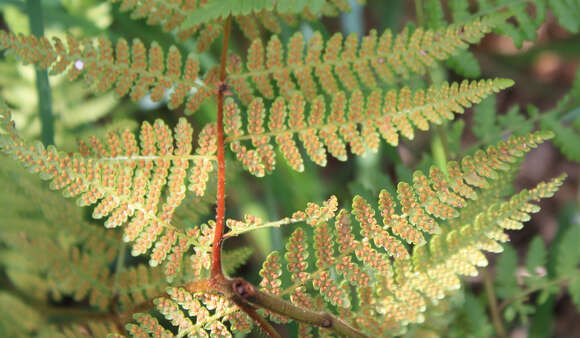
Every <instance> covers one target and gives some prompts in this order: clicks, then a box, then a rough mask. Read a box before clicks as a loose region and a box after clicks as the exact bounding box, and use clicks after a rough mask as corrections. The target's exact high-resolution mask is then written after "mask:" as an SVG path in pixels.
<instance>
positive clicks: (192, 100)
mask: <svg viewBox="0 0 580 338" xmlns="http://www.w3.org/2000/svg"><path fill="white" fill-rule="evenodd" d="M67 45H68V46H65V45H64V43H63V42H62V41H61V40H60V39H58V38H53V43H50V42H49V41H48V40H47V39H46V38H44V37H43V38H40V39H38V38H36V37H35V36H34V35H29V36H24V35H20V36H17V35H14V34H12V33H6V32H5V31H1V32H0V48H1V49H3V50H7V51H10V52H11V53H13V54H15V55H17V56H18V57H20V58H21V59H22V60H23V61H24V62H25V63H30V64H37V65H39V66H40V67H41V68H43V69H50V72H51V74H54V75H56V74H61V73H66V75H67V77H68V78H69V80H71V81H72V80H75V79H77V78H78V77H79V76H81V75H82V76H83V77H84V81H85V83H86V84H87V85H89V86H92V87H93V89H94V90H95V91H96V92H98V93H103V92H106V91H108V90H114V91H115V93H117V94H118V95H119V96H125V95H129V96H130V97H131V99H132V100H133V101H137V100H139V99H141V98H143V97H145V95H147V94H150V95H151V99H152V100H153V101H159V100H161V99H162V98H163V97H164V95H165V93H166V92H167V93H169V92H171V93H170V94H169V102H168V105H169V108H171V109H176V108H177V107H179V106H180V105H181V104H182V103H184V102H186V109H187V111H188V112H190V113H193V112H195V111H196V110H197V109H198V108H199V106H200V104H201V103H202V102H203V101H204V100H206V99H207V98H209V97H212V96H213V95H214V94H213V88H215V83H216V82H215V81H217V78H215V77H214V75H213V73H214V72H215V71H210V72H208V74H207V75H206V77H205V79H203V81H202V80H201V79H200V78H199V61H197V59H196V57H195V56H194V55H193V54H190V55H189V56H187V58H185V60H184V59H183V58H182V56H181V54H180V52H179V50H178V49H177V47H175V46H171V47H170V48H169V52H168V53H167V56H165V55H164V52H163V50H162V49H161V47H160V46H159V44H157V43H156V42H153V43H152V44H151V46H150V48H149V50H147V49H146V47H145V45H144V44H143V43H142V42H141V41H140V40H138V39H135V40H134V41H133V43H132V45H131V46H129V44H128V43H127V41H125V40H124V39H119V40H118V42H117V44H116V45H115V47H113V46H112V45H111V42H110V41H109V40H107V39H106V38H103V37H101V38H99V39H98V42H97V44H96V46H95V44H94V43H93V42H91V41H88V40H82V41H79V40H77V39H76V38H74V37H73V36H71V35H69V36H68V37H67ZM113 87H114V88H113ZM170 89H171V91H170Z"/></svg>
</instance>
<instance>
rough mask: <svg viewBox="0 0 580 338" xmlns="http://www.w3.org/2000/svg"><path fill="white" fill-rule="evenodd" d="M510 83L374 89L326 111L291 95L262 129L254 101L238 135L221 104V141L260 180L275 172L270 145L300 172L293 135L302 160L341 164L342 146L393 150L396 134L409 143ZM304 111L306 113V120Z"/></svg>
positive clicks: (338, 100) (260, 106) (339, 96)
mask: <svg viewBox="0 0 580 338" xmlns="http://www.w3.org/2000/svg"><path fill="white" fill-rule="evenodd" d="M512 84H513V82H512V81H511V80H505V79H495V80H481V81H473V82H467V81H464V82H462V83H461V84H458V83H453V84H451V85H449V84H447V83H444V84H443V85H440V86H432V87H430V88H428V89H427V90H417V91H415V92H411V90H410V89H409V88H403V89H401V90H400V91H395V90H390V91H388V92H386V93H384V94H383V93H382V91H381V90H380V89H375V90H373V91H372V92H371V94H370V95H369V96H368V97H367V98H365V97H364V95H363V94H362V92H361V91H359V90H356V91H354V92H353V93H352V94H351V95H350V97H349V98H348V99H347V96H346V94H345V93H344V92H338V93H336V94H335V95H334V97H333V99H332V102H331V104H330V105H328V106H327V104H326V103H325V101H324V99H323V98H322V97H321V96H317V97H316V98H314V100H312V102H311V103H310V104H309V106H307V100H306V98H305V97H304V96H303V95H302V94H299V93H294V94H292V95H291V96H290V98H289V99H288V100H285V99H284V98H282V97H279V98H277V99H276V100H275V101H274V103H272V105H271V107H270V112H269V114H268V115H269V119H268V126H267V128H266V127H265V126H264V124H265V122H266V107H265V104H264V102H263V100H262V99H260V98H256V99H254V100H252V101H251V102H250V104H249V105H248V108H247V116H248V120H247V124H246V130H247V132H245V131H244V130H243V126H244V123H243V122H242V118H241V113H240V108H239V107H238V105H237V104H236V103H235V102H234V101H233V100H232V99H228V100H226V104H225V132H226V134H227V138H226V142H228V143H230V149H231V150H232V151H233V152H234V153H235V154H236V156H237V158H238V160H239V161H240V162H242V164H243V166H244V167H246V168H247V169H248V170H249V171H250V172H251V173H252V174H254V175H256V176H264V175H265V174H266V173H269V172H271V171H272V170H273V169H274V168H275V164H276V159H275V152H274V151H273V146H272V144H271V143H273V140H275V142H276V143H277V144H278V147H279V149H280V151H281V153H282V154H283V155H284V157H285V158H286V160H287V161H288V163H289V164H290V166H291V167H292V168H293V169H294V170H297V171H303V170H304V164H303V158H302V155H301V154H300V152H299V150H298V146H297V144H296V141H295V139H294V135H296V136H298V138H299V140H300V141H301V143H302V145H303V146H304V148H305V150H306V153H307V155H308V157H309V158H310V159H312V161H313V162H315V163H316V164H318V165H320V166H325V165H326V161H327V157H326V156H327V155H326V151H327V150H328V152H329V153H330V154H331V155H332V156H334V157H335V158H337V159H338V160H341V161H345V160H346V159H347V153H346V144H348V145H349V146H350V149H351V151H352V152H353V153H354V154H356V155H362V154H364V152H365V151H366V150H370V151H373V152H376V151H377V150H378V147H379V144H380V140H379V139H380V137H379V135H380V136H382V138H383V139H385V140H386V141H387V142H388V143H389V144H391V145H397V144H398V142H399V141H398V140H399V134H402V135H403V136H405V137H406V138H408V139H413V137H414V129H415V128H418V129H420V130H427V129H429V123H436V124H440V123H442V121H444V120H445V119H452V118H453V113H454V112H455V113H463V110H464V107H470V106H471V105H472V103H477V102H479V101H480V100H481V99H483V98H485V97H486V96H488V95H490V94H492V93H494V92H497V91H499V90H501V89H504V88H507V87H509V86H511V85H512ZM306 111H309V114H308V116H307V115H306ZM327 111H328V114H327V113H326V112H327ZM325 116H326V118H325ZM246 140H251V145H249V144H244V141H246ZM325 146H326V149H325Z"/></svg>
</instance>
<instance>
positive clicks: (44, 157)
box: [0, 110, 216, 265]
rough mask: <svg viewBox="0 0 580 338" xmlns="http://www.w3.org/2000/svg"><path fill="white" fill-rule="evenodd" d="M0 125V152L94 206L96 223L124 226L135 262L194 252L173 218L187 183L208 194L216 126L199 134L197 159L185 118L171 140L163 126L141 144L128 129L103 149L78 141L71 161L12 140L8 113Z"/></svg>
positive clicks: (146, 127) (152, 128) (144, 130)
mask: <svg viewBox="0 0 580 338" xmlns="http://www.w3.org/2000/svg"><path fill="white" fill-rule="evenodd" d="M0 122H1V123H2V125H0V127H1V128H2V129H4V131H5V132H6V134H1V135H0V150H1V151H2V152H3V153H5V154H7V155H10V156H11V157H12V158H14V159H15V160H17V161H19V162H20V163H21V164H22V165H24V166H25V167H27V168H28V169H29V170H30V171H31V172H33V173H37V174H39V175H40V177H41V178H42V179H44V180H50V182H51V183H50V186H51V188H52V189H54V190H63V191H64V195H65V196H66V197H78V199H77V203H78V204H79V205H80V206H87V205H95V207H94V210H93V217H94V218H106V221H105V226H106V227H108V228H112V227H118V226H122V225H124V226H125V233H124V237H123V238H124V240H125V241H127V242H129V241H131V242H135V243H134V244H133V254H134V255H139V254H142V253H145V252H147V251H149V250H150V249H151V248H153V252H152V255H151V261H150V263H151V264H152V265H157V264H159V263H160V262H162V261H164V260H165V259H166V258H169V260H170V261H173V260H174V258H175V257H173V256H175V255H177V256H179V257H181V255H182V254H183V251H184V250H186V249H187V248H188V247H189V245H191V243H190V240H191V237H190V236H188V235H186V234H185V233H184V231H183V230H182V229H179V228H176V227H175V226H174V225H173V224H172V218H173V214H174V212H175V210H176V209H177V207H178V206H179V205H180V204H181V202H182V200H183V199H184V197H185V192H186V182H187V181H188V180H189V181H190V190H193V191H195V192H196V194H198V195H202V194H203V192H204V191H205V186H206V183H207V179H208V175H209V172H211V171H212V170H213V164H212V161H213V160H214V156H213V154H214V153H215V151H216V146H215V137H214V133H215V126H214V125H208V126H207V127H206V128H205V129H204V130H202V132H201V133H200V137H199V143H200V144H199V147H198V148H197V150H196V154H195V155H194V154H192V139H193V130H192V128H191V126H190V125H189V123H187V122H186V120H185V119H181V120H180V121H179V123H178V124H177V126H176V127H175V132H174V133H172V132H171V130H170V129H169V128H168V127H167V126H166V125H165V124H164V123H163V122H162V121H161V120H157V121H156V122H155V123H154V124H153V125H151V124H149V123H147V122H145V123H143V125H142V127H141V134H140V139H139V144H138V141H137V139H136V137H135V136H134V135H133V133H131V132H130V131H128V130H125V131H123V132H110V133H109V134H108V135H107V138H106V140H105V142H104V143H103V142H101V141H100V140H98V139H97V138H95V137H92V138H90V139H89V141H88V142H86V143H84V142H81V145H80V153H78V154H74V155H70V154H66V153H64V152H61V151H59V150H57V149H56V148H55V147H53V146H49V147H48V148H45V147H44V146H42V145H41V144H40V143H36V144H34V145H28V144H26V143H25V142H24V141H23V140H21V139H20V138H19V137H18V136H17V135H16V134H15V132H14V128H13V122H12V121H11V120H10V114H9V112H8V111H6V110H2V111H0ZM188 170H190V174H188ZM188 176H189V179H188Z"/></svg>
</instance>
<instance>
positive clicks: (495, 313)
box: [482, 269, 507, 338]
mask: <svg viewBox="0 0 580 338" xmlns="http://www.w3.org/2000/svg"><path fill="white" fill-rule="evenodd" d="M482 276H483V284H484V286H485V293H486V294H487V300H488V301H489V311H490V312H491V322H492V324H493V327H494V328H495V332H496V333H497V335H498V336H499V337H501V338H506V337H507V334H506V332H505V329H504V327H503V323H502V321H501V314H500V309H499V307H498V306H497V298H495V292H494V290H493V281H492V280H491V276H490V275H489V271H488V270H487V269H485V270H483V272H482Z"/></svg>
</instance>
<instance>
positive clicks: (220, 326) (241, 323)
mask: <svg viewBox="0 0 580 338" xmlns="http://www.w3.org/2000/svg"><path fill="white" fill-rule="evenodd" d="M167 294H168V296H169V298H158V299H156V300H155V307H156V309H157V310H158V311H159V312H160V313H161V314H162V315H163V316H164V317H165V318H167V320H169V321H170V322H171V324H172V325H173V327H176V328H177V330H178V336H179V337H184V336H195V337H208V336H211V337H231V333H230V328H228V327H227V326H226V324H225V323H226V322H229V324H230V326H231V329H232V330H237V332H249V331H250V330H251V328H252V322H251V320H250V318H249V317H247V316H246V315H245V314H244V313H243V312H241V311H240V310H239V309H238V308H237V306H236V305H234V304H233V303H231V302H230V301H228V300H227V299H225V298H222V297H219V296H217V295H211V294H192V293H190V292H188V291H186V290H185V289H182V288H170V289H168V290H167ZM192 318H194V319H195V322H192V320H191V319H192ZM134 319H135V322H136V323H131V324H128V325H127V331H128V332H129V334H130V335H131V336H134V337H141V336H142V335H143V333H146V334H147V336H148V334H153V336H155V337H159V336H171V337H173V335H172V334H171V331H169V330H166V329H165V328H164V327H163V326H162V325H161V324H160V323H159V322H158V321H157V320H156V319H155V318H154V317H152V316H151V315H149V314H143V313H141V314H136V315H135V316H134Z"/></svg>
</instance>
